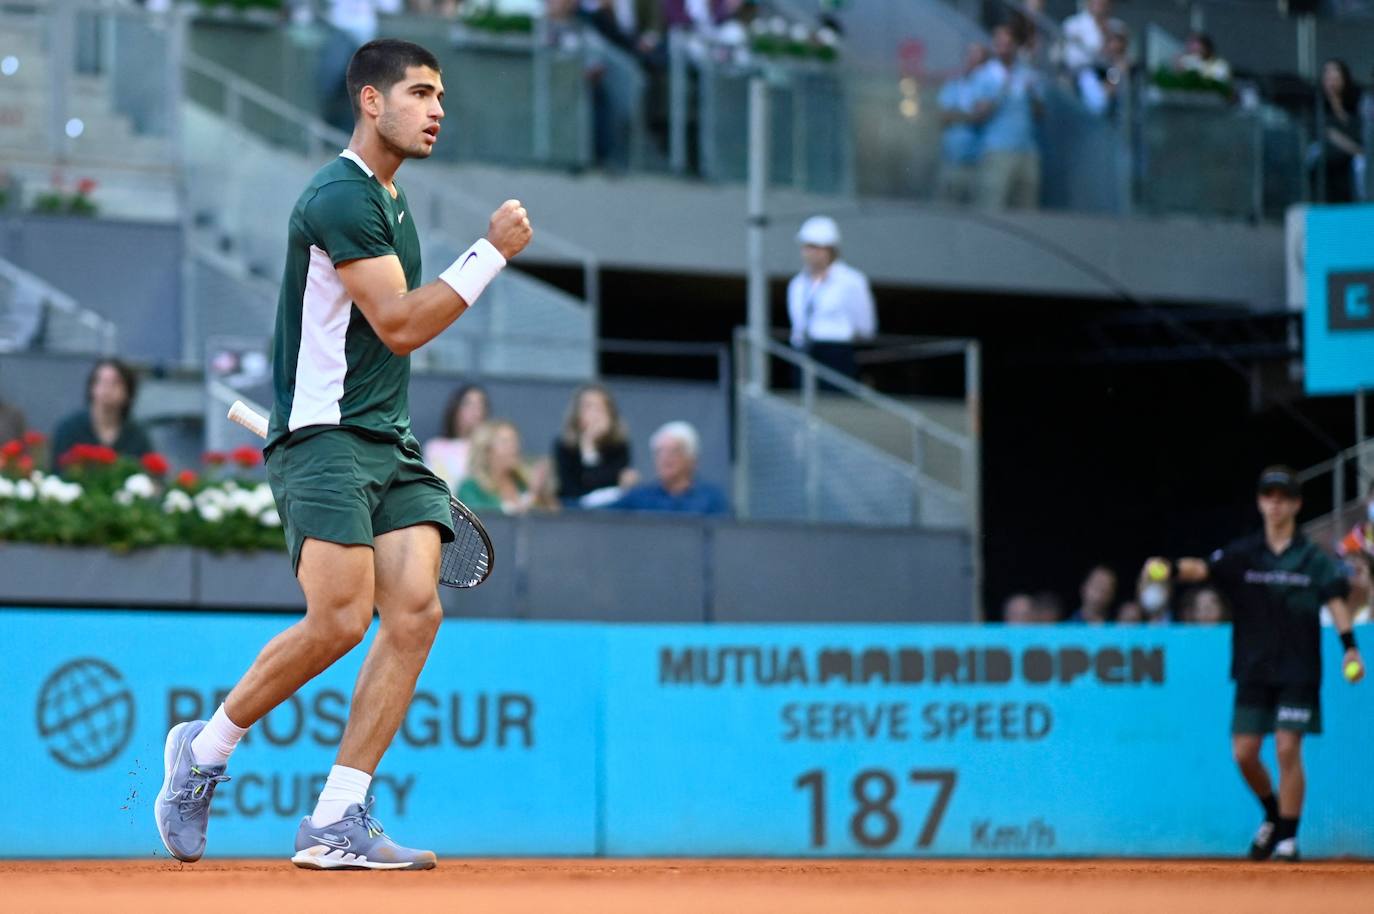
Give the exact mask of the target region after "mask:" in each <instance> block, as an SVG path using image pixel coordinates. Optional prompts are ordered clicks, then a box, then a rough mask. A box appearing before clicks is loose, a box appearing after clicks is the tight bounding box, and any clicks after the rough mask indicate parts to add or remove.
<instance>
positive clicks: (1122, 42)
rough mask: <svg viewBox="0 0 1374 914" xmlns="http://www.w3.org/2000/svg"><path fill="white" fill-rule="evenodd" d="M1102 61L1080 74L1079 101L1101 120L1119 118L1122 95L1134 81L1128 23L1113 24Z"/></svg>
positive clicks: (1114, 21) (1079, 72) (1078, 81)
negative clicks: (1131, 78) (1132, 79)
mask: <svg viewBox="0 0 1374 914" xmlns="http://www.w3.org/2000/svg"><path fill="white" fill-rule="evenodd" d="M1110 29H1111V30H1110V31H1109V32H1108V34H1107V43H1106V45H1105V47H1104V48H1103V58H1102V60H1101V61H1099V62H1098V63H1095V64H1093V65H1092V66H1088V67H1084V68H1083V69H1081V70H1079V71H1078V80H1077V85H1078V97H1079V98H1080V99H1082V101H1083V107H1085V108H1087V109H1088V110H1089V111H1090V112H1092V113H1093V114H1096V115H1097V116H1098V117H1106V118H1113V117H1115V116H1116V113H1117V109H1118V104H1119V100H1120V95H1121V93H1122V92H1125V91H1127V90H1128V88H1129V86H1130V77H1131V46H1130V45H1131V42H1130V35H1129V33H1128V32H1127V30H1126V26H1125V23H1122V22H1119V21H1117V20H1112V22H1111V23H1110Z"/></svg>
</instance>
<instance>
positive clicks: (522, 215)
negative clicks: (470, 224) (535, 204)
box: [487, 200, 534, 260]
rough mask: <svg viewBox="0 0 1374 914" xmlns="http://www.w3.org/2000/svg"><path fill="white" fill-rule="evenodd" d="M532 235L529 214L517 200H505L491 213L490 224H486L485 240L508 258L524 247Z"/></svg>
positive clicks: (532, 230)
mask: <svg viewBox="0 0 1374 914" xmlns="http://www.w3.org/2000/svg"><path fill="white" fill-rule="evenodd" d="M533 235H534V229H532V228H530V214H529V213H527V212H525V207H523V206H521V205H520V201H519V200H507V201H506V202H505V203H502V204H501V208H500V209H498V210H497V211H496V212H494V213H492V214H491V224H490V225H488V226H487V240H488V241H490V242H491V243H492V246H493V247H495V248H496V250H498V251H500V252H501V256H502V257H504V258H506V259H507V260H510V259H511V258H512V257H514V256H515V255H516V254H519V253H520V252H521V251H523V250H524V249H525V245H527V244H529V243H530V238H531V237H532V236H533Z"/></svg>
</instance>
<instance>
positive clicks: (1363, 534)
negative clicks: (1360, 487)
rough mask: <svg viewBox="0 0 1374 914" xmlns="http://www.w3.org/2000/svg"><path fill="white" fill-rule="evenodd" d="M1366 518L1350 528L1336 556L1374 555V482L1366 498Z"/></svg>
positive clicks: (1338, 547) (1337, 549)
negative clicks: (1363, 553)
mask: <svg viewBox="0 0 1374 914" xmlns="http://www.w3.org/2000/svg"><path fill="white" fill-rule="evenodd" d="M1364 510H1365V516H1364V518H1363V519H1362V520H1361V521H1360V522H1359V523H1357V524H1356V525H1355V526H1353V527H1351V528H1350V532H1349V533H1347V534H1346V535H1345V536H1344V538H1342V539H1341V541H1340V542H1339V543H1338V544H1337V545H1336V554H1337V555H1341V556H1344V557H1346V558H1349V557H1350V556H1352V555H1355V554H1357V553H1360V552H1366V553H1369V554H1370V555H1374V482H1371V483H1370V484H1369V491H1368V492H1366V493H1365V497H1364Z"/></svg>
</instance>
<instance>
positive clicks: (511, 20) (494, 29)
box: [463, 3, 534, 35]
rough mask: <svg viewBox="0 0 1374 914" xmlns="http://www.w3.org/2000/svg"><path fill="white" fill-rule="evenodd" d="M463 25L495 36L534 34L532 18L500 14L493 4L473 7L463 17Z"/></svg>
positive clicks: (522, 15)
mask: <svg viewBox="0 0 1374 914" xmlns="http://www.w3.org/2000/svg"><path fill="white" fill-rule="evenodd" d="M463 25H465V26H467V27H468V28H470V29H476V30H478V31H482V32H491V33H492V34H495V35H529V34H532V33H533V32H534V18H533V17H532V16H529V15H526V14H524V13H502V12H501V11H500V10H499V9H498V8H497V6H496V4H495V3H489V4H486V5H484V6H477V5H474V7H473V10H472V12H470V13H468V14H467V15H465V16H464V17H463Z"/></svg>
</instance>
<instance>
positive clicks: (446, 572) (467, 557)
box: [229, 400, 496, 588]
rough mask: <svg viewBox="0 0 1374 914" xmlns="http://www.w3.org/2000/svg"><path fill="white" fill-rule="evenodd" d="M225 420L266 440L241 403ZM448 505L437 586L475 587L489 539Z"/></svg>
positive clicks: (461, 507)
mask: <svg viewBox="0 0 1374 914" xmlns="http://www.w3.org/2000/svg"><path fill="white" fill-rule="evenodd" d="M229 420H230V421H231V422H237V423H238V424H239V425H242V426H243V427H244V428H246V429H248V430H249V431H250V432H252V433H253V434H255V435H257V436H258V437H259V438H266V437H267V417H266V416H263V415H260V414H259V413H258V412H257V411H255V410H254V409H253V408H252V407H250V406H248V405H247V404H245V403H244V402H243V401H242V400H235V401H234V405H233V406H231V407H229ZM448 506H449V510H450V511H452V512H453V542H451V543H444V545H443V547H442V548H441V549H440V550H439V583H440V584H443V585H444V586H445V587H460V588H467V587H476V586H477V585H478V584H481V583H482V582H483V581H485V580H486V579H487V578H488V577H490V576H491V569H492V567H493V566H494V565H495V563H496V552H495V550H494V549H492V547H491V537H489V536H487V530H486V528H485V527H483V526H482V522H481V521H480V520H478V519H477V515H476V514H473V513H472V511H470V510H469V509H468V506H467V505H465V504H463V503H462V502H461V501H459V500H458V499H456V498H454V497H453V496H452V495H450V496H449V497H448Z"/></svg>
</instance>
